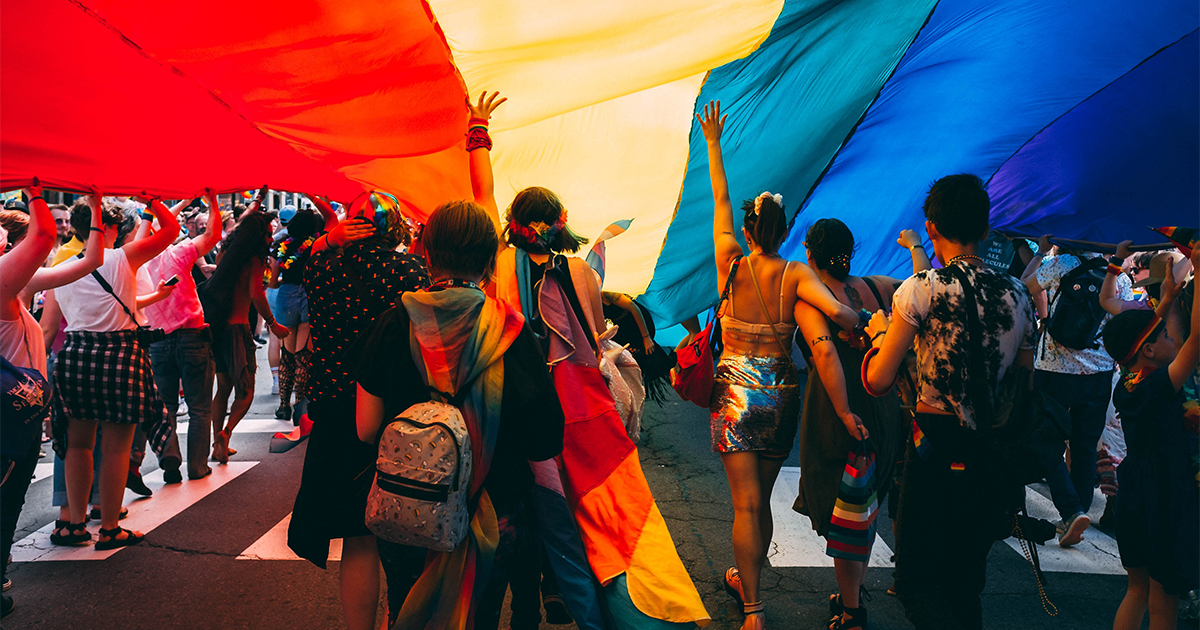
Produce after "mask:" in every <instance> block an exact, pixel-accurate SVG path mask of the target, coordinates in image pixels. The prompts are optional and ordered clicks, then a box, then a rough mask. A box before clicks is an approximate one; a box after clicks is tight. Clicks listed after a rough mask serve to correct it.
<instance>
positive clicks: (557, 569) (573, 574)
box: [533, 485, 606, 630]
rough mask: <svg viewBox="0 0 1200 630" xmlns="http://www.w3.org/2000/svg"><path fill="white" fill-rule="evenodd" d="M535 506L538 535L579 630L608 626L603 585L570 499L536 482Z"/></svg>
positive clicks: (595, 629)
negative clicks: (603, 601)
mask: <svg viewBox="0 0 1200 630" xmlns="http://www.w3.org/2000/svg"><path fill="white" fill-rule="evenodd" d="M533 508H534V509H533V513H534V514H535V515H536V517H537V526H538V539H539V540H541V541H542V544H544V545H545V547H546V557H547V558H548V559H549V561H550V567H551V568H552V569H554V576H555V578H556V579H557V580H558V590H559V592H560V593H561V594H562V596H563V599H564V600H565V601H566V604H567V610H569V611H570V612H571V617H572V618H574V620H575V624H576V626H577V627H579V628H580V630H605V628H606V626H605V625H604V616H603V612H602V606H603V605H602V604H601V602H600V597H601V595H600V585H599V583H598V582H597V581H596V576H595V575H593V574H592V568H591V566H590V565H588V560H587V552H586V551H585V550H584V548H583V541H582V540H580V539H579V531H578V530H577V529H576V528H575V517H574V516H572V514H571V508H570V507H569V506H568V505H567V500H566V499H565V498H564V497H563V496H562V495H561V494H558V493H557V492H554V491H553V490H548V489H546V488H543V487H541V486H538V485H535V486H534V487H533Z"/></svg>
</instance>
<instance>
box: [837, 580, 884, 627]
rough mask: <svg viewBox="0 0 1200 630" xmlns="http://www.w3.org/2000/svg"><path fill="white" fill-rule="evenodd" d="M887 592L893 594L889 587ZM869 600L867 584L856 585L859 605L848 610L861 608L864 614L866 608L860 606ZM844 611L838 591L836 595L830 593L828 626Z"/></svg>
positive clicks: (869, 594) (869, 593)
mask: <svg viewBox="0 0 1200 630" xmlns="http://www.w3.org/2000/svg"><path fill="white" fill-rule="evenodd" d="M888 592H889V593H890V594H892V595H894V594H895V593H891V589H889V591H888ZM869 601H871V591H868V590H867V586H866V585H865V584H859V585H858V606H859V607H858V608H857V609H855V608H851V609H850V610H862V611H863V614H866V608H863V607H862V603H863V602H869ZM845 611H846V606H845V605H844V604H843V603H842V596H841V594H840V593H839V594H836V595H830V596H829V623H828V624H826V625H828V626H829V627H830V628H832V627H834V624H835V623H837V622H838V620H839V619H841V617H842V613H844V612H845ZM864 619H865V617H864ZM864 623H866V622H864ZM849 627H851V628H853V627H854V626H849ZM864 627H865V626H864Z"/></svg>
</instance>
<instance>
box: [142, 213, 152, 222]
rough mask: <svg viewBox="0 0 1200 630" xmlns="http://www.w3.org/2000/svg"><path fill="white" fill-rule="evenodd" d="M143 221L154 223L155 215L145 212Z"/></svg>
mask: <svg viewBox="0 0 1200 630" xmlns="http://www.w3.org/2000/svg"><path fill="white" fill-rule="evenodd" d="M142 219H144V220H146V221H153V220H154V215H153V214H150V213H149V212H143V213H142Z"/></svg>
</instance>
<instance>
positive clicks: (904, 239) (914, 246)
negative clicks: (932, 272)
mask: <svg viewBox="0 0 1200 630" xmlns="http://www.w3.org/2000/svg"><path fill="white" fill-rule="evenodd" d="M896 244H897V245H899V246H900V247H903V248H904V249H907V250H908V253H910V254H912V263H913V273H914V274H916V273H920V272H922V271H926V270H928V269H933V263H932V262H930V260H929V254H927V253H925V247H924V245H923V244H922V243H921V237H920V235H918V234H917V233H916V232H915V231H913V230H900V238H898V239H896Z"/></svg>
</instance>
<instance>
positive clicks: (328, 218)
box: [304, 193, 338, 232]
mask: <svg viewBox="0 0 1200 630" xmlns="http://www.w3.org/2000/svg"><path fill="white" fill-rule="evenodd" d="M304 196H305V197H308V200H309V201H311V202H312V204H313V205H314V206H316V207H317V212H320V213H321V217H322V218H323V219H325V231H326V232H329V231H330V230H332V229H333V228H335V227H337V224H338V216H337V213H336V212H334V211H333V206H331V205H329V202H328V201H326V200H324V199H322V198H320V197H318V196H316V195H309V194H307V193H306V194H305V195H304Z"/></svg>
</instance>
